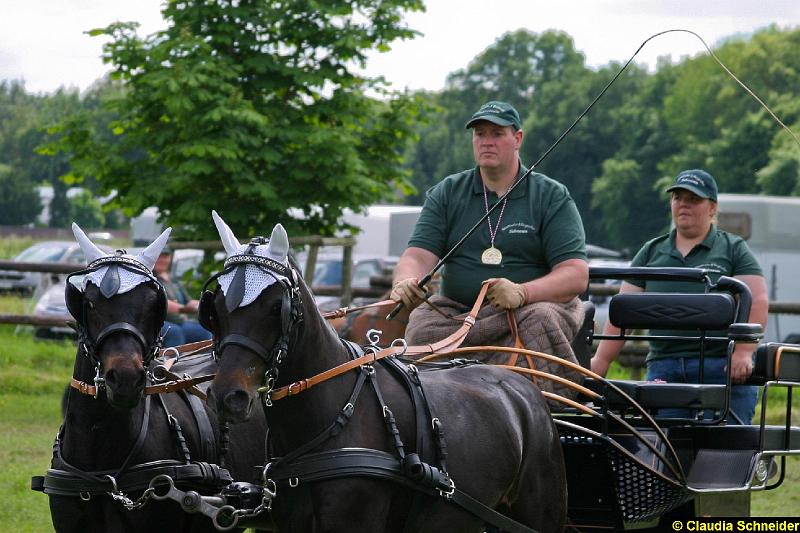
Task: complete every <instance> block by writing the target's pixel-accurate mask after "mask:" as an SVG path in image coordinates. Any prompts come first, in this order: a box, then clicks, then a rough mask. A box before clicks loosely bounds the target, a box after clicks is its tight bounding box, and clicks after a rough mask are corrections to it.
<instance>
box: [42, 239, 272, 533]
mask: <svg viewBox="0 0 800 533" xmlns="http://www.w3.org/2000/svg"><path fill="white" fill-rule="evenodd" d="M78 231H80V230H78ZM76 235H77V232H76ZM80 235H81V236H82V237H83V239H85V235H83V234H82V232H80ZM164 240H166V237H165V236H164ZM86 241H88V240H86ZM82 244H84V245H85V246H86V247H88V246H89V245H88V244H86V242H82ZM89 244H90V243H89ZM155 244H156V243H154V245H155ZM156 247H157V248H159V250H160V247H163V242H161V243H160V247H159V246H156ZM85 251H86V252H87V254H86V255H87V257H89V259H90V261H91V260H92V259H98V261H99V263H96V264H103V265H105V268H109V267H110V266H114V267H117V268H118V269H119V272H118V274H121V276H122V277H123V284H124V283H125V281H124V278H125V277H126V276H128V278H129V279H130V276H131V275H132V276H141V277H142V282H141V283H139V284H138V285H136V286H134V287H133V288H131V289H130V290H126V291H125V292H122V293H120V292H117V293H115V294H113V295H111V296H106V295H104V294H103V290H104V288H101V287H99V286H98V285H96V284H94V283H92V282H89V283H87V284H86V286H85V289H82V288H80V287H75V286H74V285H70V283H71V282H68V286H67V300H68V306H69V308H70V312H71V313H72V314H73V316H74V318H75V319H76V321H77V323H78V326H79V329H80V333H81V342H80V343H79V349H78V352H77V356H76V359H75V366H74V370H73V378H74V379H73V385H72V386H71V387H70V388H69V392H68V394H67V397H66V401H65V420H64V423H63V426H62V428H61V430H60V431H59V435H58V437H57V441H56V444H55V446H54V457H53V462H52V469H51V470H50V471H48V475H47V476H46V477H45V478H44V480H43V483H44V491H45V492H46V493H48V495H49V499H50V511H51V515H52V520H53V526H54V527H55V530H56V531H58V532H59V533H63V532H75V533H87V532H90V533H91V532H96V533H100V532H104V533H105V532H139V531H148V532H153V531H159V532H165V533H178V532H188V531H209V532H211V531H215V529H214V527H213V525H212V523H211V521H210V520H209V519H207V518H205V517H203V516H200V515H190V514H187V513H185V512H184V511H183V510H181V508H180V507H179V506H178V505H177V504H175V503H173V502H161V501H154V500H152V499H148V498H147V497H145V498H144V499H141V500H140V497H142V495H143V493H144V490H145V489H146V488H147V486H148V482H149V480H150V479H152V477H154V475H156V474H158V473H166V474H170V475H172V476H173V477H183V478H184V481H185V483H186V484H184V486H185V487H187V486H188V487H192V488H193V489H195V490H199V491H201V492H216V491H217V490H218V489H219V488H220V487H221V486H222V485H225V484H226V483H227V481H226V479H225V475H224V473H223V472H221V471H220V470H219V469H217V468H215V467H214V466H212V465H211V463H217V462H218V460H219V451H220V447H219V446H218V445H217V443H216V440H217V438H218V434H219V428H218V424H217V419H216V416H215V415H214V413H213V412H212V411H209V410H207V409H206V407H205V405H204V404H203V403H202V402H200V401H199V399H197V398H196V397H194V396H191V395H188V394H186V393H185V392H184V393H163V394H158V395H152V396H150V395H145V387H146V386H147V385H152V374H151V372H150V371H151V370H152V368H153V363H151V364H150V365H149V366H148V363H150V362H151V359H152V358H153V356H154V355H155V353H156V351H157V349H158V345H159V342H158V339H159V333H160V331H161V327H162V325H163V321H164V312H165V305H166V302H165V298H164V294H163V289H162V288H161V287H160V285H158V284H157V282H156V280H155V278H153V276H152V273H151V272H150V270H149V267H150V266H151V265H148V264H142V263H140V262H141V261H144V263H147V260H146V259H143V258H142V257H137V258H130V257H129V256H125V257H119V258H117V259H118V260H119V262H115V261H114V258H111V262H109V263H102V262H103V261H104V260H105V259H104V258H102V257H100V256H102V255H105V254H103V253H102V252H99V250H96V251H95V250H92V249H90V248H89V249H86V248H85ZM95 252H99V253H100V255H98V254H97V253H95ZM153 252H154V253H153V254H151V255H152V256H153V257H152V259H153V261H154V260H155V257H157V256H158V250H153ZM131 260H132V261H131ZM137 263H138V264H137ZM97 271H98V270H97V268H95V269H92V268H90V269H89V270H87V271H86V272H87V273H88V275H90V276H91V272H97ZM101 285H103V284H102V283H101ZM112 288H113V287H112ZM200 359H201V358H199V357H189V358H187V359H186V362H179V363H177V364H176V365H175V366H174V367H173V371H174V372H177V373H182V372H184V371H191V372H193V373H194V372H201V373H205V372H207V371H210V372H213V371H214V369H215V366H216V365H215V363H214V361H213V360H212V359H211V358H210V357H208V356H206V357H205V359H204V360H200ZM191 361H194V362H195V363H196V364H192V363H191ZM201 367H205V368H201ZM195 375H197V374H195ZM258 418H260V417H258ZM258 418H256V419H254V421H253V423H252V424H247V425H245V426H242V427H241V428H236V429H235V430H234V431H233V433H232V437H233V443H232V445H231V446H232V447H231V449H230V451H229V454H228V457H229V459H230V460H229V461H228V465H227V466H228V468H229V469H230V471H231V474H232V475H233V477H234V478H237V479H250V478H251V477H252V467H253V466H254V465H256V464H259V463H260V462H261V461H262V460H263V451H262V450H263V443H264V437H265V430H264V426H263V421H262V420H259V419H258ZM228 481H229V480H228ZM139 504H143V505H141V506H140V505H139ZM126 505H127V506H128V507H134V508H135V509H133V510H128V509H127V508H126Z"/></svg>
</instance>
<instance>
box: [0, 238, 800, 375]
mask: <svg viewBox="0 0 800 533" xmlns="http://www.w3.org/2000/svg"><path fill="white" fill-rule="evenodd" d="M289 242H290V244H292V246H308V248H309V251H308V256H307V258H306V265H305V272H314V269H315V266H316V262H317V258H318V253H319V248H320V247H324V246H341V247H342V280H343V283H342V285H341V286H339V285H323V286H314V287H312V289H313V291H314V294H317V295H319V296H340V297H341V301H342V305H348V304H349V303H350V302H351V301H352V300H353V298H378V297H380V296H381V295H383V294H385V293H386V292H387V291H388V290H389V288H390V287H391V285H392V279H391V275H389V274H384V275H378V276H372V277H371V278H370V287H353V286H352V285H351V279H352V269H353V245H354V244H355V239H354V238H352V237H343V238H332V237H316V236H312V237H291V238H290V239H289ZM170 246H171V247H172V248H173V249H188V248H194V249H201V250H219V248H220V243H219V241H191V242H176V243H171V244H170ZM82 268H84V266H82V265H70V264H61V263H18V262H16V261H0V270H14V271H22V272H45V273H52V274H69V273H71V272H75V271H78V270H81V269H82ZM617 291H618V286H616V285H606V284H602V283H592V284H590V285H589V294H591V295H596V296H612V295H614V294H616V293H617ZM769 312H770V314H800V302H779V301H774V302H770V303H769ZM70 322H71V319H70V318H68V317H44V316H35V315H13V314H0V324H20V325H32V326H67V325H69V323H70ZM646 354H647V347H646V345H644V344H639V345H636V344H633V343H630V342H628V343H627V344H626V345H625V347H624V348H623V351H622V353H621V356H620V359H619V361H620V363H621V364H622V365H623V366H629V367H633V368H640V367H642V366H643V361H644V356H645V355H646Z"/></svg>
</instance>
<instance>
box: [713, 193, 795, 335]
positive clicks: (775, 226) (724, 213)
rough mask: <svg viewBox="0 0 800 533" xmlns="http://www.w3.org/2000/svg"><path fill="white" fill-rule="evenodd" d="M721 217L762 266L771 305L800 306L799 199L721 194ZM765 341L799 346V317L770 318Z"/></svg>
mask: <svg viewBox="0 0 800 533" xmlns="http://www.w3.org/2000/svg"><path fill="white" fill-rule="evenodd" d="M719 213H720V214H719V227H720V228H721V229H724V230H726V231H730V232H731V233H736V234H738V235H741V236H742V237H744V238H745V239H746V240H747V244H748V245H749V246H750V249H751V250H752V251H753V253H754V254H755V256H756V258H757V259H758V262H759V263H760V264H761V269H762V270H763V271H764V276H765V277H766V279H767V288H768V291H769V299H770V301H780V302H800V198H796V197H787V196H761V195H755V194H720V195H719ZM765 340H767V341H783V342H800V315H789V314H781V315H778V314H770V317H769V322H768V324H767V332H766V337H765Z"/></svg>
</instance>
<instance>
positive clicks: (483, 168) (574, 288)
mask: <svg viewBox="0 0 800 533" xmlns="http://www.w3.org/2000/svg"><path fill="white" fill-rule="evenodd" d="M466 128H467V129H470V130H472V149H473V154H474V157H475V162H476V166H475V167H474V168H472V169H469V170H465V171H462V172H459V173H457V174H453V175H451V176H448V177H446V178H444V179H443V180H442V181H441V182H439V183H438V184H436V185H435V186H433V187H432V188H431V189H430V190H428V192H427V195H426V200H425V204H424V206H423V208H422V212H421V214H420V217H419V220H418V221H417V225H416V227H415V229H414V233H413V234H412V236H411V239H410V240H409V245H408V248H407V249H406V251H405V252H404V253H403V255H402V256H401V258H400V261H399V262H398V264H397V267H395V270H394V283H393V287H392V295H391V298H392V299H393V300H396V301H402V302H403V303H404V304H405V305H407V306H409V307H416V306H419V307H417V308H416V309H415V310H414V311H413V312H412V313H411V315H410V318H409V324H408V327H407V329H406V339H407V340H408V342H409V343H410V344H414V345H417V344H427V343H431V342H434V341H437V340H439V339H442V338H444V337H446V336H447V335H449V334H450V333H452V332H453V331H455V330H456V329H457V328H458V326H459V325H460V322H457V321H455V320H453V319H452V318H449V317H447V316H443V314H441V313H440V311H442V312H443V313H444V315H450V316H452V317H455V318H463V316H464V314H466V312H467V311H468V310H469V308H470V307H471V306H472V305H473V303H474V302H475V299H476V298H477V295H478V293H479V290H480V287H481V283H482V282H483V281H488V283H489V284H490V286H489V289H488V292H487V299H488V300H489V302H490V303H491V305H490V306H485V307H484V308H483V309H481V311H480V313H479V314H478V316H477V322H476V324H475V326H474V327H473V328H472V330H471V331H470V333H469V335H468V336H467V338H466V340H465V345H472V346H476V345H492V344H496V345H506V346H508V345H513V344H514V340H515V339H514V337H513V336H512V334H511V332H510V328H509V316H510V317H512V318H513V320H515V321H516V323H517V331H518V332H519V337H520V340H521V341H522V343H523V344H524V345H525V347H526V348H528V349H532V350H539V351H543V352H547V353H550V354H553V355H557V356H559V357H562V358H565V359H567V360H570V361H573V362H575V360H576V359H575V355H574V352H573V350H572V347H571V345H570V343H571V341H572V339H573V337H574V336H575V335H576V334H577V332H578V330H579V328H580V326H581V324H582V322H583V306H582V304H581V302H580V301H579V299H578V295H579V294H581V293H583V292H584V291H585V290H586V287H587V284H588V265H587V262H586V245H585V235H584V230H583V223H582V221H581V217H580V214H579V213H578V210H577V208H576V206H575V203H574V201H573V200H572V198H571V197H570V195H569V191H568V190H567V188H566V187H565V186H564V185H562V184H561V183H559V182H557V181H555V180H553V179H551V178H549V177H547V176H545V175H543V174H538V173H531V174H530V175H529V176H528V178H527V182H526V183H522V184H520V186H519V187H517V188H515V189H514V191H513V192H512V193H511V194H510V195H509V196H508V197H507V198H506V199H504V200H503V205H502V206H500V207H499V208H498V209H496V210H495V211H494V212H493V213H492V216H491V217H489V218H488V220H487V223H486V225H485V226H484V227H483V228H481V229H479V230H478V231H476V232H475V233H474V234H473V235H471V236H470V238H469V239H467V240H466V241H465V243H464V244H463V246H461V247H460V248H459V249H458V250H457V251H456V252H455V253H454V254H453V255H452V256H451V257H450V258H449V259H448V261H447V262H446V264H445V265H444V269H443V271H442V280H441V292H442V294H441V295H434V296H431V297H430V299H429V301H428V302H426V303H425V304H423V305H420V304H421V303H422V302H423V299H424V298H425V294H424V293H423V291H422V290H420V289H419V288H418V287H417V285H418V283H419V279H420V278H421V277H423V276H424V275H425V274H426V273H427V272H429V271H430V270H431V269H432V268H433V267H434V266H435V265H436V264H437V263H438V261H439V259H440V258H441V257H443V256H444V254H446V253H447V252H448V251H449V250H450V249H451V248H452V247H453V245H454V244H455V243H456V242H458V240H459V239H461V237H462V236H463V235H465V234H466V233H467V231H468V230H469V228H470V227H472V225H473V224H474V223H475V222H476V221H477V220H479V219H480V217H481V216H483V215H485V214H486V212H487V211H489V209H490V207H491V206H492V205H494V204H496V203H497V202H498V201H499V198H500V197H502V196H503V194H504V193H506V191H508V190H509V189H510V188H511V186H512V185H513V184H514V183H515V182H516V181H517V180H518V179H520V178H521V177H522V176H523V175H524V174H525V173H526V172H527V169H526V168H525V167H524V166H523V164H522V162H521V161H520V158H519V150H520V147H521V145H522V140H523V136H524V133H523V131H522V121H521V120H520V117H519V113H518V112H517V110H516V109H514V107H513V106H511V105H510V104H508V103H505V102H497V101H491V102H488V103H486V104H484V105H483V106H482V107H481V108H480V109H479V110H478V111H477V112H475V114H473V115H472V117H471V118H470V120H469V121H468V122H467V124H466ZM504 357H507V356H504ZM495 361H497V359H495ZM521 364H522V365H523V366H528V364H530V363H527V364H526V362H524V361H523V362H522V363H521ZM535 365H536V367H537V369H538V370H544V371H546V372H551V373H554V374H559V375H562V376H564V375H565V372H566V370H565V367H562V366H561V365H558V364H555V363H549V364H546V363H544V362H540V361H537V362H535ZM566 377H573V378H574V377H576V376H566ZM540 386H542V388H544V389H545V390H549V391H555V392H558V393H561V394H566V395H569V393H568V392H567V391H566V390H564V389H563V388H561V387H553V385H552V384H551V383H549V382H546V383H540Z"/></svg>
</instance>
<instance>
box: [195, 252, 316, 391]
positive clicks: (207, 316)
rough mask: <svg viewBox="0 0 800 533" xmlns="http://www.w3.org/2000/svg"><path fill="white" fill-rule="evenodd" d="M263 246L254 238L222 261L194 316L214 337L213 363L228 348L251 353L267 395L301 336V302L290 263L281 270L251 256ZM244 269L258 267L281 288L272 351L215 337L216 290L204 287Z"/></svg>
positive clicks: (240, 339)
mask: <svg viewBox="0 0 800 533" xmlns="http://www.w3.org/2000/svg"><path fill="white" fill-rule="evenodd" d="M267 242H268V239H265V238H264V237H255V238H253V239H252V240H251V241H250V243H249V244H248V246H247V248H246V249H245V251H244V252H243V253H241V254H236V255H232V256H230V257H228V258H227V259H226V260H225V263H224V266H223V270H222V271H220V272H218V273H216V274H214V275H213V276H211V277H210V278H209V279H208V281H206V283H205V284H204V285H203V292H202V296H201V297H200V305H199V307H198V316H199V321H200V324H201V325H202V326H203V327H204V328H206V329H207V330H209V331H211V332H212V333H214V351H213V354H214V358H215V359H216V360H219V359H221V358H222V355H223V352H224V351H225V348H227V347H228V346H239V347H242V348H245V349H246V350H249V351H251V352H253V353H254V354H256V355H257V356H258V357H259V358H260V359H261V360H262V361H264V363H265V364H266V366H267V370H266V372H265V373H264V384H265V386H266V387H265V389H266V390H267V391H271V390H272V389H273V387H274V386H275V383H276V382H277V380H278V375H279V372H280V370H279V367H280V365H281V363H282V362H283V360H284V359H285V357H286V356H287V355H288V353H289V349H290V347H291V345H292V344H293V343H294V342H295V341H296V339H297V338H298V337H299V335H300V333H301V330H302V326H303V301H302V298H301V296H300V275H299V273H298V272H297V269H296V268H295V267H294V266H293V265H292V264H291V263H290V264H289V265H288V266H285V265H283V264H281V263H279V262H277V261H274V260H272V259H270V258H268V257H262V256H259V255H256V254H255V249H256V247H257V246H259V245H263V244H266V243H267ZM248 265H253V266H255V267H258V268H259V269H260V270H261V271H262V272H264V273H265V274H267V275H269V276H271V277H272V278H274V279H275V280H276V283H279V284H280V285H281V287H282V294H281V307H280V316H281V319H280V335H279V336H278V339H277V340H276V341H275V344H273V346H272V347H267V346H264V345H263V344H261V343H259V342H258V341H255V340H253V339H251V338H249V337H247V336H245V335H240V334H238V333H230V334H228V335H226V336H224V337H222V338H219V337H218V332H219V328H218V327H217V317H216V309H215V307H214V301H215V299H216V296H217V293H218V291H219V287H217V288H216V289H215V290H213V291H212V290H209V289H208V286H209V285H210V284H211V283H213V282H214V281H218V280H219V278H220V276H223V275H225V274H228V273H230V272H234V271H236V270H237V269H246V268H247V266H248ZM242 275H244V273H242ZM229 290H230V289H229ZM262 397H263V398H264V403H265V404H266V405H267V406H271V405H272V402H271V400H270V396H269V392H267V393H265V394H263V395H262Z"/></svg>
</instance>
